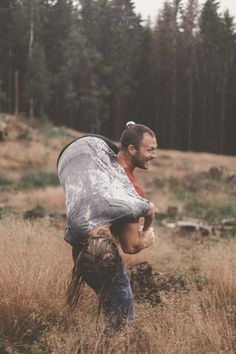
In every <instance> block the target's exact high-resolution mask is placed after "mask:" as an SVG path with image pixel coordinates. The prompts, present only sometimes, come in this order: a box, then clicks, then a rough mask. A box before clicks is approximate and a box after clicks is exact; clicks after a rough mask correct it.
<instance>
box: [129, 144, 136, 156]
mask: <svg viewBox="0 0 236 354" xmlns="http://www.w3.org/2000/svg"><path fill="white" fill-rule="evenodd" d="M127 149H128V152H129V154H130V155H131V156H133V155H134V154H136V151H137V149H136V147H135V146H134V145H132V144H129V145H128V148H127Z"/></svg>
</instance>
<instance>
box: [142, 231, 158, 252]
mask: <svg viewBox="0 0 236 354" xmlns="http://www.w3.org/2000/svg"><path fill="white" fill-rule="evenodd" d="M140 238H141V239H142V243H143V248H146V247H149V246H151V245H153V244H154V242H155V238H156V236H155V233H154V229H153V227H149V228H148V229H147V230H146V231H143V228H141V230H140Z"/></svg>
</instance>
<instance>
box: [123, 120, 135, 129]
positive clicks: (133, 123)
mask: <svg viewBox="0 0 236 354" xmlns="http://www.w3.org/2000/svg"><path fill="white" fill-rule="evenodd" d="M135 124H136V123H135V122H134V121H132V120H130V121H129V122H127V123H126V125H125V126H126V128H128V127H130V126H131V125H135Z"/></svg>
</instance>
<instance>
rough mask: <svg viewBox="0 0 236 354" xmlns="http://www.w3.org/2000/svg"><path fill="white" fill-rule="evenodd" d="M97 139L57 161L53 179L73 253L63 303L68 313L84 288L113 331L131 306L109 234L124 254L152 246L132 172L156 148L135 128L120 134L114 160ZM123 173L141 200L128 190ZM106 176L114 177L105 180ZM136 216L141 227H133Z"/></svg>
mask: <svg viewBox="0 0 236 354" xmlns="http://www.w3.org/2000/svg"><path fill="white" fill-rule="evenodd" d="M101 138H102V137H89V138H88V137H87V138H82V139H81V140H79V141H76V142H74V143H72V144H71V145H70V146H69V147H66V149H64V150H63V152H62V153H61V154H60V157H59V162H58V173H59V179H60V182H61V184H62V185H63V187H64V190H65V193H66V201H67V217H68V225H69V228H68V229H69V232H67V233H66V237H65V239H66V240H67V241H68V242H69V243H70V244H71V245H72V247H73V258H74V262H75V266H74V269H73V272H72V278H71V282H70V284H69V287H68V292H67V302H68V304H69V305H70V306H71V307H72V308H74V307H75V306H76V304H77V301H78V296H79V290H80V288H81V286H82V284H83V282H86V283H87V284H88V285H89V286H91V287H92V289H93V290H94V291H95V292H96V293H97V294H98V295H99V296H100V300H101V301H100V303H101V305H102V307H103V310H104V314H105V317H106V322H107V326H108V327H109V328H110V329H112V330H118V329H120V328H122V327H123V326H124V324H125V323H127V321H130V320H132V319H133V317H134V306H133V297H132V291H131V288H130V283H129V279H128V276H127V273H126V271H125V269H124V267H123V263H122V260H121V258H120V256H119V254H118V250H117V247H116V245H115V242H114V238H113V237H112V233H114V234H116V235H117V236H118V241H119V243H120V245H121V247H122V249H123V251H124V252H125V253H129V254H133V253H137V252H139V251H141V250H142V249H144V248H146V247H149V246H150V245H151V244H153V242H154V237H155V235H154V232H153V229H152V228H151V223H152V221H153V218H154V206H153V205H152V204H151V203H150V202H148V201H146V200H145V199H142V198H141V197H143V192H142V188H141V186H140V185H139V184H138V182H137V181H136V179H135V177H134V175H133V171H134V169H135V168H136V167H139V168H143V169H147V168H148V167H149V162H150V161H151V160H152V159H153V158H154V157H155V154H156V147H157V144H156V138H155V134H154V133H153V132H152V131H151V130H150V129H149V128H147V127H145V126H143V125H135V124H133V125H129V126H128V127H127V128H126V130H125V131H124V132H123V134H122V136H121V150H120V152H118V154H117V156H116V155H115V154H114V153H112V151H111V149H109V147H108V146H107V145H106V144H107V142H106V141H105V143H104V141H103V140H104V139H101ZM110 147H111V146H110ZM108 149H109V150H108ZM107 152H108V153H107ZM97 155H99V156H97ZM108 155H110V157H109V156H108ZM115 156H116V160H117V162H118V164H117V166H116V165H115V163H114V162H113V158H114V157H115ZM94 163H95V165H94ZM100 164H101V166H100ZM119 166H122V168H121V167H119ZM100 167H101V171H100V170H99V169H100ZM97 169H98V171H97ZM79 170H80V171H79ZM124 171H125V172H126V174H127V176H128V178H129V180H130V181H131V183H132V184H133V185H134V188H135V190H136V192H137V193H138V194H139V195H140V196H141V197H138V194H137V193H136V192H135V191H134V190H132V188H131V187H130V182H128V181H129V180H128V179H127V177H125V173H124ZM112 172H114V176H109V174H110V173H112ZM104 179H105V180H107V184H105V186H104ZM109 181H112V184H109ZM112 186H113V187H112ZM104 187H105V188H104ZM130 188H131V189H130ZM126 192H127V194H125V193H126ZM130 211H131V213H130ZM142 216H143V217H144V225H143V227H141V226H140V225H139V217H142ZM116 243H117V242H116Z"/></svg>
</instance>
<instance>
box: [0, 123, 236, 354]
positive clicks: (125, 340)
mask: <svg viewBox="0 0 236 354" xmlns="http://www.w3.org/2000/svg"><path fill="white" fill-rule="evenodd" d="M12 127H13V128H12V130H14V134H13V133H12V135H11V134H9V139H8V140H6V141H4V142H0V149H1V158H0V195H1V199H0V238H1V247H0V353H9V354H13V353H14V354H17V353H22V354H23V353H32V354H41V353H42V354H49V353H50V354H72V353H88V354H90V353H91V354H92V353H94V354H95V353H97V354H98V353H103V354H111V353H114V354H116V353H120V354H121V353H122V354H125V353H127V354H128V353H129V354H136V353H140V354H141V353H142V354H143V353H145V354H146V353H150V354H234V353H235V352H236V340H235V338H236V277H235V274H236V257H235V254H236V237H235V231H234V230H226V231H225V230H223V231H222V230H221V228H220V227H219V225H220V224H221V223H222V220H223V219H232V220H236V182H235V179H234V174H236V171H235V170H234V166H236V157H226V156H217V155H211V154H196V153H184V152H178V151H163V150H160V151H159V153H158V158H157V159H156V161H155V162H154V163H153V165H152V167H151V169H150V171H149V172H144V173H143V172H142V171H139V172H138V173H137V175H138V178H139V180H140V181H141V182H142V184H143V186H144V190H145V191H146V196H147V198H148V199H150V200H151V201H153V202H154V203H155V204H156V206H157V207H158V211H159V212H158V214H159V215H161V214H164V220H161V218H159V217H158V218H157V220H156V222H155V230H156V235H157V241H156V243H155V244H154V246H152V247H151V248H149V249H147V250H144V251H143V252H141V253H140V254H138V255H134V256H127V255H124V254H123V259H124V262H125V263H126V266H127V269H132V267H133V266H134V265H135V264H137V263H139V262H143V261H147V262H149V263H150V264H151V265H152V267H153V271H154V272H155V273H156V274H158V275H159V276H160V277H162V278H163V277H164V278H165V279H167V280H168V281H169V282H170V280H171V279H172V282H175V283H176V284H174V285H175V286H170V287H169V288H168V287H167V286H164V287H163V288H162V289H161V290H160V293H159V295H160V298H161V303H160V304H159V305H155V306H154V305H151V304H150V303H149V302H148V301H136V318H135V321H134V323H133V324H132V325H131V326H130V327H129V328H127V329H126V330H124V331H123V332H121V333H119V334H117V335H116V336H115V337H112V338H107V339H105V338H104V337H103V335H102V333H103V325H104V324H103V318H102V316H100V317H99V318H98V317H97V310H96V309H97V300H96V296H95V295H94V294H93V292H92V291H91V290H90V289H89V288H84V290H83V294H82V298H81V301H80V304H79V306H78V308H77V310H76V311H75V313H74V314H73V315H69V314H68V312H67V309H66V308H65V307H64V300H65V298H64V294H65V287H66V281H67V279H68V275H69V273H70V270H71V268H72V259H71V249H70V247H69V245H67V244H66V243H65V242H64V241H63V231H64V226H65V222H66V221H65V218H64V213H65V207H64V195H63V191H62V189H61V187H60V186H58V184H57V180H56V176H55V174H56V159H57V155H58V153H59V151H60V149H61V148H62V147H63V146H64V144H66V143H67V142H68V141H70V140H72V139H73V137H74V136H77V135H78V134H77V133H76V132H74V131H70V130H68V129H64V128H60V129H57V128H54V127H52V126H50V125H45V126H43V127H42V126H40V127H39V126H37V125H36V126H34V127H28V125H27V123H26V122H24V121H20V122H16V121H14V120H12ZM17 131H21V132H22V131H24V132H25V133H24V135H23V136H22V133H21V137H20V138H19V136H18V135H17ZM170 206H171V207H175V211H176V212H175V214H174V215H173V214H171V213H168V207H170ZM186 218H198V219H200V220H201V221H202V222H204V223H207V224H210V225H212V226H214V227H215V232H214V233H211V234H209V235H208V236H203V235H202V234H201V233H200V232H199V231H194V232H191V233H189V232H187V233H186V232H183V231H182V230H181V229H180V228H178V227H176V228H169V227H167V226H166V224H168V223H172V224H173V223H175V222H176V221H177V220H183V219H186ZM163 221H164V222H163ZM176 279H181V280H182V282H183V284H184V286H178V282H177V280H176Z"/></svg>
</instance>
